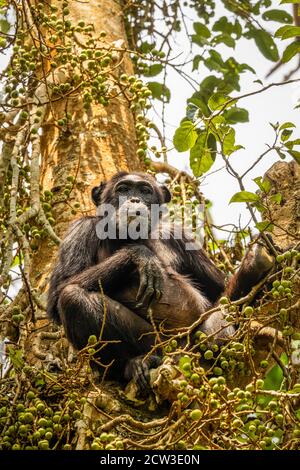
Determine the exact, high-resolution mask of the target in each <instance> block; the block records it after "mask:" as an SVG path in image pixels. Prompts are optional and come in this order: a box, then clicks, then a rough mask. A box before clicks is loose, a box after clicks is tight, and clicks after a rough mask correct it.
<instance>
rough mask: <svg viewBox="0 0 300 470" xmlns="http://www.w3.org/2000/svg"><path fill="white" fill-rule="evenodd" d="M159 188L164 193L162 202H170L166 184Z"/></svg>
mask: <svg viewBox="0 0 300 470" xmlns="http://www.w3.org/2000/svg"><path fill="white" fill-rule="evenodd" d="M161 190H162V192H163V195H164V202H170V201H171V199H172V194H171V193H170V191H169V189H168V188H167V186H166V185H164V184H163V185H162V186H161Z"/></svg>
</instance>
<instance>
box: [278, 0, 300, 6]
mask: <svg viewBox="0 0 300 470" xmlns="http://www.w3.org/2000/svg"><path fill="white" fill-rule="evenodd" d="M280 3H281V4H282V5H283V4H284V3H299V0H281V2H280Z"/></svg>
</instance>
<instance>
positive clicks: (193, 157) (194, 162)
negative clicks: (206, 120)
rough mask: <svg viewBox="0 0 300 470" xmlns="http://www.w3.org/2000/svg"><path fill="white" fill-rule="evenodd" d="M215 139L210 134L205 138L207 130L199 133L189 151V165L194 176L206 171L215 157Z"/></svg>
mask: <svg viewBox="0 0 300 470" xmlns="http://www.w3.org/2000/svg"><path fill="white" fill-rule="evenodd" d="M216 149H217V146H216V139H215V137H214V136H213V135H212V134H209V136H208V138H207V132H203V133H202V134H200V135H199V137H198V139H197V141H196V143H195V145H194V147H193V148H192V149H191V152H190V165H191V169H192V170H193V173H194V176H195V177H199V176H201V175H203V173H206V172H207V171H208V170H209V169H210V168H211V166H212V165H213V163H214V161H215V158H216Z"/></svg>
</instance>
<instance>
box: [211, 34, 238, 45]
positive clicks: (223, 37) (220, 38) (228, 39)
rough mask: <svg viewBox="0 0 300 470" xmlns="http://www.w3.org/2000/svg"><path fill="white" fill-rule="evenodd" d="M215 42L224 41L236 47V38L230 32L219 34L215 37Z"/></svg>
mask: <svg viewBox="0 0 300 470" xmlns="http://www.w3.org/2000/svg"><path fill="white" fill-rule="evenodd" d="M214 42H215V44H220V43H223V44H225V45H226V46H228V47H232V48H234V47H235V40H234V39H233V38H232V37H231V36H230V35H229V34H226V33H224V34H219V35H218V36H215V37H214Z"/></svg>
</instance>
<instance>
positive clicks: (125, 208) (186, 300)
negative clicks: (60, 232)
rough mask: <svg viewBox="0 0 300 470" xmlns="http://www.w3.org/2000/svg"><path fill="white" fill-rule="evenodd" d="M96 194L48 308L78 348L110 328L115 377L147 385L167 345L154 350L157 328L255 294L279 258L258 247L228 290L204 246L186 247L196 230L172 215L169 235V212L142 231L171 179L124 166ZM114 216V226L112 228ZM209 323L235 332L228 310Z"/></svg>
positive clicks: (208, 329) (66, 252)
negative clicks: (177, 230) (179, 230)
mask: <svg viewBox="0 0 300 470" xmlns="http://www.w3.org/2000/svg"><path fill="white" fill-rule="evenodd" d="M92 199H93V202H94V203H95V205H96V207H97V210H96V215H95V216H93V217H92V216H86V217H82V218H81V219H79V220H77V221H75V223H73V224H72V226H71V228H70V229H69V231H68V233H67V234H66V237H65V239H64V240H63V242H62V244H61V246H60V251H59V256H58V260H57V263H56V266H55V267H54V270H53V272H52V275H51V279H50V288H49V292H48V306H47V313H48V316H49V318H50V319H52V320H54V321H55V322H57V323H62V324H63V326H64V329H65V332H66V335H67V337H68V339H69V341H70V342H71V343H72V344H73V346H74V347H75V348H77V349H79V350H80V349H82V348H83V347H85V346H86V345H87V342H88V338H89V337H90V336H91V335H96V336H97V337H98V338H99V335H100V332H101V334H102V336H101V338H100V339H101V340H102V341H107V342H108V343H107V344H106V345H105V346H104V347H103V348H102V349H101V353H100V358H99V361H100V362H101V363H102V364H105V365H108V364H111V365H110V367H109V374H110V376H111V377H112V378H118V379H120V380H122V379H123V380H124V379H125V380H130V379H131V378H134V379H135V380H136V382H137V384H138V385H139V386H140V387H141V388H145V387H146V386H147V380H148V375H149V369H150V368H151V367H155V366H157V365H158V364H159V362H160V357H159V356H160V353H159V348H156V349H155V353H152V349H153V346H154V345H155V344H156V342H157V340H158V337H159V336H160V335H166V334H171V333H172V332H173V333H174V332H175V331H177V330H178V329H179V328H182V327H188V326H190V325H191V324H193V323H194V322H195V321H196V320H197V319H198V318H199V316H200V314H201V313H203V312H205V311H207V310H208V309H209V308H211V307H212V306H214V305H216V304H217V301H218V299H219V298H220V296H221V295H222V294H223V293H224V292H225V293H227V294H228V295H229V296H230V297H231V298H232V299H236V298H238V297H240V296H242V295H245V294H247V293H248V292H249V291H250V289H251V288H252V287H253V285H255V284H256V283H257V282H258V280H259V279H261V278H262V277H263V276H264V274H265V273H266V272H267V271H268V270H269V269H270V267H271V265H272V259H271V258H270V259H268V258H266V257H261V256H260V249H259V248H257V247H256V248H255V249H252V250H251V251H250V252H249V253H248V254H247V255H246V257H245V259H244V261H243V262H242V264H241V267H240V269H239V270H238V272H237V273H236V274H235V275H234V276H233V278H232V279H231V281H230V283H229V286H228V288H227V291H226V290H225V283H224V275H223V273H222V272H221V271H220V270H219V269H217V267H216V266H215V265H214V264H213V263H212V261H211V260H210V259H209V257H208V256H207V254H206V253H205V252H204V250H203V249H202V248H201V246H200V245H199V246H197V248H196V249H193V250H187V249H186V246H187V245H186V244H187V243H188V242H189V241H191V240H192V239H191V237H190V235H188V234H186V233H183V236H182V237H181V238H179V237H175V234H174V226H172V225H170V224H169V225H168V235H169V236H165V232H164V230H165V227H166V226H165V225H164V224H161V220H162V217H161V214H160V213H159V216H158V217H157V219H156V222H155V223H154V227H153V221H152V225H151V224H150V223H149V224H146V225H145V226H146V231H145V230H144V231H143V230H140V232H139V229H141V225H143V224H142V222H143V221H144V222H145V221H146V222H149V220H150V213H151V208H152V207H158V208H159V209H161V208H162V207H163V205H164V204H165V203H168V202H169V201H170V200H171V194H170V192H169V190H168V188H167V187H166V186H164V185H159V184H158V183H157V182H156V180H155V178H154V177H152V176H150V175H148V174H144V173H126V172H121V173H118V174H116V175H114V176H113V177H112V178H111V179H110V180H109V181H108V182H103V183H101V184H100V185H99V186H98V187H96V188H93V190H92ZM106 207H112V208H113V209H114V210H115V212H114V216H110V217H108V218H107V219H106V218H105V217H106V216H107V214H108V213H107V212H106V209H105V211H103V208H106ZM137 220H138V223H137V224H136V226H135V227H136V229H137V230H135V231H133V232H132V233H130V230H129V226H130V222H132V223H135V222H136V221H137ZM107 221H108V222H107ZM112 221H114V222H115V226H113V224H111V227H112V231H111V232H109V231H107V232H106V231H105V229H107V227H108V225H109V222H112ZM141 221H142V222H141ZM103 222H105V224H104V223H103ZM149 227H150V228H149ZM158 227H159V229H158ZM142 232H143V236H142V235H141V234H142ZM139 233H140V235H139ZM136 234H138V235H136ZM200 328H201V330H202V331H203V332H205V333H206V334H208V335H213V334H215V336H216V339H217V340H219V341H222V340H223V339H226V338H228V337H230V336H231V335H233V333H234V328H233V327H232V326H230V325H227V324H226V322H225V320H224V319H223V315H222V313H221V311H217V312H215V313H213V314H212V315H211V316H210V317H209V318H208V319H206V320H205V321H204V322H203V323H202V324H201V327H200Z"/></svg>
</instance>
